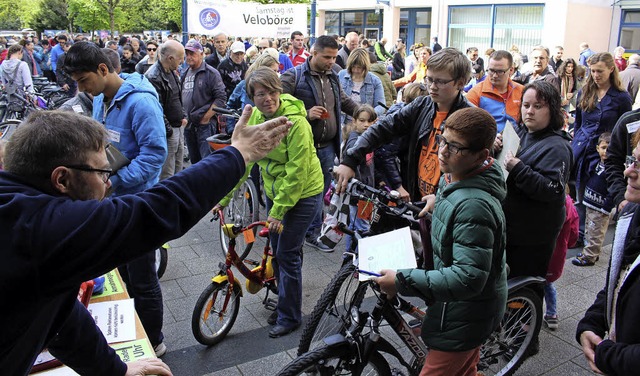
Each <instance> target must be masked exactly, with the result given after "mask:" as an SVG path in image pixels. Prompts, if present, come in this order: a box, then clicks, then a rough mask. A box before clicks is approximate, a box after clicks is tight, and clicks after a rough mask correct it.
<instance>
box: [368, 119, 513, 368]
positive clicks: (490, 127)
mask: <svg viewBox="0 0 640 376" xmlns="http://www.w3.org/2000/svg"><path fill="white" fill-rule="evenodd" d="M495 134H496V122H495V120H494V119H493V117H492V116H491V115H489V113H488V112H486V111H484V110H482V109H479V108H464V109H460V110H458V111H456V112H454V113H453V114H452V115H451V116H450V117H449V119H447V123H446V126H445V129H444V132H443V133H442V135H437V136H436V142H437V143H438V145H439V151H438V159H439V162H440V169H441V171H442V172H443V173H444V174H443V176H442V178H441V179H440V183H439V188H438V192H437V195H435V196H434V195H429V196H425V197H423V201H426V202H427V206H426V208H425V211H426V210H433V220H432V225H431V243H432V244H433V262H434V270H422V269H405V270H398V271H397V272H396V271H394V270H383V271H381V274H382V277H379V278H377V279H376V282H377V283H379V284H380V288H381V289H382V291H383V292H385V293H387V294H388V295H389V296H394V295H395V294H396V293H400V294H402V295H408V296H418V297H421V298H422V299H424V300H425V302H426V303H427V305H428V306H429V309H428V310H427V314H426V316H425V319H424V322H423V324H422V338H423V340H424V342H425V344H426V345H427V346H429V348H430V351H429V355H428V356H427V358H426V360H425V364H424V367H423V369H422V372H421V373H420V375H429V376H433V375H442V376H445V375H461V376H467V375H468V376H475V375H476V372H477V364H478V360H479V356H480V346H481V345H482V343H483V342H484V341H485V340H486V339H487V338H488V337H489V335H490V334H491V332H493V330H494V329H495V328H496V327H497V326H498V323H499V322H500V320H501V319H502V316H503V315H504V309H505V304H506V299H507V282H506V268H505V253H504V249H505V242H506V235H505V217H504V213H503V212H502V207H501V204H500V202H501V201H502V200H503V199H504V198H505V196H506V186H505V182H504V178H503V176H502V171H501V169H500V167H499V166H498V165H497V163H495V161H494V160H493V158H491V157H489V155H490V150H491V147H492V145H493V140H494V138H495Z"/></svg>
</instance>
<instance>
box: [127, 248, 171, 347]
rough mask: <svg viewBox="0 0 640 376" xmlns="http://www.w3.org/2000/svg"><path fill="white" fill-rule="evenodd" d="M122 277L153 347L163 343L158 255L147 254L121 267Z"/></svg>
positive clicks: (153, 253)
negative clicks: (157, 269)
mask: <svg viewBox="0 0 640 376" xmlns="http://www.w3.org/2000/svg"><path fill="white" fill-rule="evenodd" d="M118 270H119V271H120V276H121V277H122V280H123V281H124V283H126V284H127V291H128V292H129V296H130V297H131V298H133V299H134V304H135V307H136V312H138V316H139V317H140V321H141V322H142V326H143V327H144V330H145V331H146V332H147V336H149V342H151V346H153V347H155V346H157V345H159V344H160V343H162V341H163V340H164V335H163V334H162V314H163V310H164V309H163V306H162V290H161V289H160V282H159V281H158V275H157V274H156V254H155V252H153V251H151V252H147V253H146V254H145V255H144V256H141V257H139V258H137V259H135V260H133V261H130V262H128V263H127V264H125V265H122V266H119V267H118Z"/></svg>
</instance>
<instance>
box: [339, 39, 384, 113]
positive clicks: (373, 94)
mask: <svg viewBox="0 0 640 376" xmlns="http://www.w3.org/2000/svg"><path fill="white" fill-rule="evenodd" d="M370 67H371V61H370V59H369V52H368V51H367V50H366V49H364V48H356V49H354V50H353V51H351V54H349V58H348V59H347V69H343V70H341V71H340V73H339V74H338V80H339V81H340V86H342V90H343V91H344V93H345V94H346V95H347V96H349V97H351V99H353V100H354V101H355V102H358V103H360V104H368V105H370V106H371V107H373V108H375V110H376V114H378V116H380V115H382V114H383V113H384V112H385V108H384V106H383V105H380V104H379V103H382V104H384V103H385V99H384V88H383V87H382V81H380V79H379V78H378V77H376V75H375V74H373V73H371V72H369V69H370ZM350 121H351V117H350V116H347V115H344V114H343V115H342V124H346V123H348V122H350Z"/></svg>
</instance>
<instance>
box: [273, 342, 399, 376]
mask: <svg viewBox="0 0 640 376" xmlns="http://www.w3.org/2000/svg"><path fill="white" fill-rule="evenodd" d="M359 356H360V354H358V353H356V352H354V351H353V350H352V349H350V348H349V346H347V345H344V346H334V347H328V346H325V347H321V348H318V349H315V350H313V351H311V352H308V353H306V354H304V355H302V356H299V357H298V358H297V359H294V360H293V362H291V363H289V364H287V365H286V366H285V367H284V368H283V369H282V370H281V371H280V372H279V373H278V376H294V375H302V374H305V375H323V376H325V375H351V374H352V372H353V368H354V366H355V365H356V362H357V361H358V359H359ZM360 375H371V376H374V375H378V376H388V375H391V369H390V368H389V363H387V360H386V359H385V358H384V357H383V356H382V355H381V354H380V353H379V352H377V351H374V352H373V353H372V354H371V357H370V358H369V359H368V360H367V364H366V365H365V367H364V369H363V370H362V373H360Z"/></svg>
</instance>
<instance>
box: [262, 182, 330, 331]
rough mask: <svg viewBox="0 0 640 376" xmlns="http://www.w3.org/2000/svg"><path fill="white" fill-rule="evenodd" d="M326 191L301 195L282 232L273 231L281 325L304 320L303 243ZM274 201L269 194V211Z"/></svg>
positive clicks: (274, 264)
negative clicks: (312, 194)
mask: <svg viewBox="0 0 640 376" xmlns="http://www.w3.org/2000/svg"><path fill="white" fill-rule="evenodd" d="M321 203H322V194H321V193H318V194H317V195H315V196H311V197H307V198H303V199H300V200H299V201H298V202H297V203H296V204H295V205H294V206H293V207H292V208H291V209H290V210H289V211H288V212H287V213H286V214H285V215H284V218H283V219H282V226H283V230H282V233H280V234H276V233H270V234H269V236H270V239H271V247H272V248H273V254H274V256H275V257H274V258H273V262H272V263H273V271H274V275H275V277H276V281H278V306H277V308H276V311H277V312H278V321H277V323H278V325H282V326H285V327H291V326H295V325H299V324H300V323H301V322H302V244H303V242H304V236H305V233H306V231H307V228H308V227H309V225H310V224H311V221H312V220H313V218H314V217H315V216H316V213H317V212H318V211H319V210H320V208H321ZM272 206H273V201H271V200H270V199H269V198H268V197H267V212H269V210H271V207H272Z"/></svg>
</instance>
